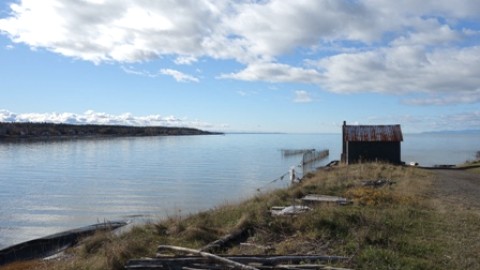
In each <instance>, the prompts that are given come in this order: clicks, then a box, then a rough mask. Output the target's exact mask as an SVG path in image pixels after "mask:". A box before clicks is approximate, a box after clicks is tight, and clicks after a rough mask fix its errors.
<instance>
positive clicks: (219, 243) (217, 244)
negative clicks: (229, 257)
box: [200, 226, 253, 252]
mask: <svg viewBox="0 0 480 270" xmlns="http://www.w3.org/2000/svg"><path fill="white" fill-rule="evenodd" d="M252 230H253V229H252V228H251V227H250V226H246V227H243V228H239V229H236V230H234V231H233V232H232V233H230V234H227V235H225V236H223V237H222V238H220V239H218V240H215V241H213V242H211V243H209V244H207V245H206V246H204V247H202V248H201V249H200V251H204V252H213V251H218V250H222V249H224V248H227V247H230V246H232V245H233V244H235V243H240V242H242V241H245V240H246V239H247V238H248V237H249V236H250V235H251V234H252Z"/></svg>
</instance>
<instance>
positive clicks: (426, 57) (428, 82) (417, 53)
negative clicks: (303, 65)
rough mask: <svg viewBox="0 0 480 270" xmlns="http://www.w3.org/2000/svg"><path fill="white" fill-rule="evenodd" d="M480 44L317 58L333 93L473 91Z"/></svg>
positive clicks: (479, 70) (476, 84)
mask: <svg viewBox="0 0 480 270" xmlns="http://www.w3.org/2000/svg"><path fill="white" fill-rule="evenodd" d="M479 63H480V47H470V48H464V49H438V50H434V51H429V50H427V49H425V48H422V47H415V46H413V47H412V46H402V47H395V48H383V49H379V50H376V51H367V52H360V53H350V54H339V55H335V56H332V57H329V58H324V59H321V60H320V61H318V63H317V68H318V69H320V70H324V73H323V75H324V76H325V79H324V80H322V82H321V84H323V85H324V86H325V87H326V88H328V89H329V90H331V91H333V92H339V93H342V92H367V91H368V92H379V93H395V94H401V93H409V92H427V93H437V94H442V93H456V94H458V93H472V92H478V90H479V85H480V77H479V76H478V75H480V65H479Z"/></svg>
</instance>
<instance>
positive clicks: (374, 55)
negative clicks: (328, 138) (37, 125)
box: [0, 0, 480, 133]
mask: <svg viewBox="0 0 480 270" xmlns="http://www.w3.org/2000/svg"><path fill="white" fill-rule="evenodd" d="M479 105H480V1H472V0H456V1H451V0H422V1H418V0H403V1H390V0H270V1H269V0H230V1H229V0H178V1H173V0H135V1H130V0H129V1H126V0H42V1H38V0H18V1H9V0H2V1H1V2H0V121H3V122H24V121H31V122H55V123H72V124H84V123H89V124H122V125H142V126H148V125H154V126H182V127H194V128H200V129H203V130H211V131H223V132H291V133H323V132H325V133H330V132H333V133H339V132H341V129H340V127H341V125H342V123H343V121H347V123H349V124H365V125H371V124H400V125H401V126H402V130H403V131H404V132H410V133H414V132H423V131H439V130H464V129H480V106H479Z"/></svg>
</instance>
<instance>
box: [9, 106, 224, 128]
mask: <svg viewBox="0 0 480 270" xmlns="http://www.w3.org/2000/svg"><path fill="white" fill-rule="evenodd" d="M0 122H34V123H43V122H48V123H66V124H102V125H131V126H167V127H192V128H199V129H216V130H220V129H224V128H226V127H227V125H215V124H212V123H208V122H204V121H199V120H188V119H186V118H178V117H175V116H172V115H170V116H161V115H146V116H134V115H132V114H131V113H124V114H120V115H114V114H107V113H102V112H95V111H92V110H88V111H86V112H84V113H83V114H76V113H68V112H65V113H21V114H17V113H13V112H10V111H8V110H0Z"/></svg>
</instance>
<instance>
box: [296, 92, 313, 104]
mask: <svg viewBox="0 0 480 270" xmlns="http://www.w3.org/2000/svg"><path fill="white" fill-rule="evenodd" d="M293 102H295V103H309V102H312V98H311V97H310V94H309V93H308V92H307V91H304V90H297V91H295V98H294V99H293Z"/></svg>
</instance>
